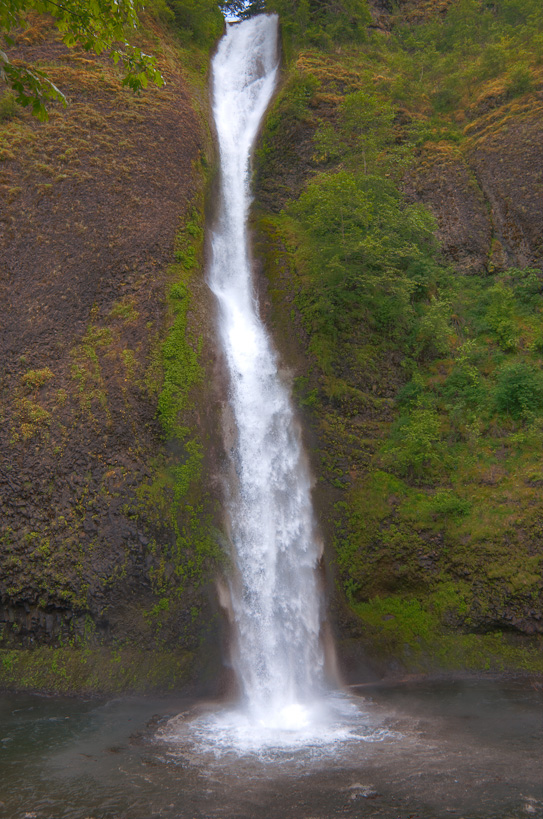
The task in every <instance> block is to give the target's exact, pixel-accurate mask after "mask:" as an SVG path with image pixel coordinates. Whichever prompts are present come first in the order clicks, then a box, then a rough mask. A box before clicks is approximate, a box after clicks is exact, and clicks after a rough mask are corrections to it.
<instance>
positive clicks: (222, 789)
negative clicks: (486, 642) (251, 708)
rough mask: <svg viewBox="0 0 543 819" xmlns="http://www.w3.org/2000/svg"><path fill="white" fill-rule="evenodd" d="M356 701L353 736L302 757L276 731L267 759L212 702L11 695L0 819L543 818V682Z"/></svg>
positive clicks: (303, 750) (418, 690)
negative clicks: (233, 734) (214, 735)
mask: <svg viewBox="0 0 543 819" xmlns="http://www.w3.org/2000/svg"><path fill="white" fill-rule="evenodd" d="M358 694H359V696H352V697H350V698H345V699H344V700H342V701H341V703H340V704H338V705H337V707H338V708H339V711H340V712H341V714H342V719H343V720H345V719H347V717H348V718H349V719H351V720H352V729H351V731H348V730H347V731H345V730H344V731H343V732H338V734H337V736H336V738H335V739H334V740H330V741H327V742H324V741H323V742H322V743H319V742H318V741H317V740H315V739H313V740H312V741H311V743H310V744H309V745H307V746H305V747H303V746H300V745H298V746H297V745H296V742H292V741H289V738H288V736H286V737H285V735H284V733H283V734H281V729H280V727H279V729H278V741H277V743H276V744H275V746H274V747H267V748H265V749H260V750H256V749H255V748H253V749H252V750H251V749H250V747H249V746H247V745H244V746H243V748H244V750H241V748H240V746H239V744H238V745H236V741H235V738H234V740H232V741H230V738H229V736H228V711H227V710H226V711H225V710H224V709H217V707H216V706H213V705H212V704H205V703H195V702H193V701H188V700H182V699H180V698H177V699H176V698H169V699H158V700H156V699H155V700H151V699H116V700H112V701H108V702H100V701H96V700H93V701H81V700H76V699H73V700H69V699H56V698H54V699H53V698H46V697H37V696H26V695H3V696H2V698H1V701H0V702H1V704H0V803H1V807H0V816H1V815H3V816H5V817H9V819H12V818H13V819H19V818H20V819H23V817H25V818H26V819H64V818H65V817H70V819H72V818H73V819H105V818H106V817H107V818H108V819H109V818H110V817H111V818H113V817H115V819H117V818H118V817H119V818H121V817H127V819H128V818H129V819H154V817H183V819H184V818H185V817H187V819H189V818H191V819H192V818H195V817H240V818H243V819H245V817H270V819H274V818H275V817H278V818H279V817H280V818H281V819H290V818H291V817H292V819H328V817H336V816H338V817H340V816H342V817H344V816H346V817H386V819H418V817H421V819H422V818H424V819H441V817H464V819H520V818H521V817H530V816H532V817H536V819H538V817H539V818H540V819H541V818H543V765H542V751H543V692H542V691H541V687H540V684H538V683H532V684H528V683H525V682H524V683H522V684H521V683H513V682H510V681H508V682H503V681H501V682H500V681H494V682H480V681H477V682H476V681H472V682H454V683H452V682H451V683H447V684H445V683H434V684H429V683H425V684H418V685H415V684H412V685H405V684H404V685H396V686H391V687H383V686H380V687H379V686H376V687H371V688H365V689H359V690H358ZM360 694H362V695H361V696H360ZM340 699H341V698H340ZM338 702H339V701H338ZM221 719H222V720H223V722H222V729H221V730H223V736H222V738H221V739H220V741H217V742H211V741H210V738H209V730H210V729H209V726H210V725H213V724H215V725H217V724H218V723H220V720H221ZM217 730H218V729H217Z"/></svg>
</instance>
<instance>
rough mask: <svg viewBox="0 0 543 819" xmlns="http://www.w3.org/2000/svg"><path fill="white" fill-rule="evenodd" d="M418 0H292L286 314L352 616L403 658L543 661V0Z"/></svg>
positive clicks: (283, 142)
mask: <svg viewBox="0 0 543 819" xmlns="http://www.w3.org/2000/svg"><path fill="white" fill-rule="evenodd" d="M289 5H290V4H289ZM339 5H341V4H339ZM422 5H423V4H420V3H418V4H413V3H412V4H406V5H405V6H399V7H398V8H397V10H396V11H395V12H394V13H393V14H389V15H385V16H384V17H383V15H382V13H381V14H378V13H377V12H376V11H375V10H374V20H376V22H375V23H374V25H373V27H370V28H369V29H366V28H364V32H360V31H359V30H358V29H357V27H356V26H355V25H353V21H356V20H363V19H365V17H364V15H365V14H366V13H367V8H366V7H365V4H363V3H358V4H354V3H353V4H352V7H351V5H349V6H348V5H347V4H344V6H343V8H344V12H345V13H344V15H343V23H342V22H340V21H339V17H341V14H339V15H336V16H334V14H332V15H331V16H330V18H328V17H327V16H326V10H327V9H328V6H327V5H326V4H322V7H321V10H322V14H321V17H320V18H319V16H318V15H315V14H310V15H309V17H307V16H304V14H305V11H307V8H308V6H307V4H304V3H303V2H300V3H297V4H294V5H292V6H290V11H289V10H288V9H286V8H281V11H282V13H283V15H284V16H285V17H286V18H287V23H286V25H284V27H283V30H284V36H285V41H286V42H285V53H286V54H287V55H288V63H287V67H286V71H285V77H284V83H283V87H282V90H281V92H280V94H279V95H278V98H277V100H276V103H275V105H274V107H273V109H272V111H271V112H270V114H269V117H268V120H267V125H266V128H265V130H264V134H263V137H262V140H261V144H260V148H259V151H258V161H257V184H258V203H259V209H258V214H257V224H258V228H259V233H260V237H261V246H262V250H263V253H264V255H265V258H266V264H265V268H266V271H265V272H266V274H267V277H268V280H269V285H268V287H269V295H270V301H271V303H272V320H273V321H274V322H275V323H276V326H277V328H278V334H279V336H281V334H282V333H283V332H284V324H285V319H284V313H285V311H287V313H288V314H289V315H290V316H291V320H292V321H293V322H294V324H295V326H296V327H297V330H298V350H297V351H296V352H292V351H289V350H288V349H285V350H284V352H285V355H286V356H287V358H290V360H291V364H292V365H293V367H294V369H295V371H296V374H297V376H298V377H297V381H296V384H297V394H298V397H299V401H300V404H301V406H302V407H303V408H304V411H305V413H306V417H307V418H308V419H309V420H310V423H311V425H312V427H313V436H314V437H313V440H314V456H315V469H316V472H317V475H318V477H319V483H320V486H319V488H318V489H317V505H318V507H319V510H320V516H321V519H322V522H323V525H324V527H325V529H326V530H327V532H328V537H329V539H330V540H331V541H332V542H333V543H334V550H333V559H332V563H333V565H334V567H335V571H336V573H337V576H336V581H337V583H338V584H339V587H340V588H341V590H342V594H343V595H344V598H345V599H346V600H347V601H348V604H349V610H350V612H351V614H348V613H347V611H346V609H345V608H342V607H341V606H340V607H339V608H340V611H339V612H338V617H339V618H340V621H341V622H342V625H341V631H342V633H343V636H344V637H345V636H346V635H347V634H348V633H349V629H350V633H351V636H352V638H353V640H354V642H355V643H356V641H357V640H360V639H361V640H362V641H363V642H366V643H367V644H368V645H369V646H370V651H373V653H374V655H375V654H377V655H379V653H381V656H384V657H389V658H390V657H391V656H395V657H398V658H401V659H402V660H403V662H404V664H405V665H406V666H408V667H411V668H430V667H441V668H443V667H466V666H467V667H471V668H503V667H509V668H532V669H538V670H541V669H542V664H541V654H540V648H541V633H542V632H543V582H542V570H543V552H542V549H541V521H542V519H543V505H542V502H541V491H540V486H541V460H542V456H543V450H542V446H541V430H542V426H543V371H542V368H541V357H540V356H541V340H540V334H541V330H540V325H541V310H542V300H541V294H542V290H543V273H542V271H541V244H540V238H539V236H538V230H537V225H538V224H540V220H541V204H540V202H539V203H537V202H536V201H535V199H536V194H535V192H536V191H537V190H538V186H539V182H538V181H537V180H536V174H532V172H531V170H530V169H529V167H528V166H529V165H530V164H531V163H533V162H534V161H537V165H538V166H540V163H541V158H542V157H541V149H540V147H539V146H540V144H541V143H540V140H539V136H540V132H541V116H540V110H541V109H540V106H541V103H540V89H541V80H542V79H543V68H542V65H543V56H542V53H541V42H542V36H543V15H542V13H541V8H540V6H539V4H538V3H536V2H534V1H533V0H511V2H508V3H499V4H495V3H489V2H484V0H458V2H451V3H448V4H439V3H433V4H432V3H429V4H426V6H425V13H424V14H423V15H421V14H420V13H419V14H416V15H415V14H414V11H416V10H417V9H416V8H415V6H416V7H417V8H418V11H419V12H420V11H421V8H422ZM279 7H280V4H277V8H279ZM355 7H356V8H355ZM438 7H439V8H438ZM364 9H366V10H365V11H364ZM304 10H305V11H304ZM336 11H338V10H337V9H336ZM336 28H337V30H338V31H341V32H342V34H341V36H336V34H335V33H334V32H335V30H336ZM347 30H348V31H349V32H350V36H349V37H347V36H346V32H347ZM536 157H537V160H536ZM514 163H516V170H513V166H514ZM524 169H525V172H523V171H524ZM501 181H503V185H501V184H500V182H501ZM451 200H452V203H451ZM279 343H280V344H281V341H280V342H279ZM283 346H284V345H283ZM340 597H341V594H340ZM353 613H354V615H355V617H354V618H353V616H352V614H353ZM357 618H360V619H357ZM348 642H349V640H348V639H346V640H345V651H348V650H349V649H348V646H347V644H348Z"/></svg>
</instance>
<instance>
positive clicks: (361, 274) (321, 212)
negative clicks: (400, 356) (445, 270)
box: [288, 171, 439, 338]
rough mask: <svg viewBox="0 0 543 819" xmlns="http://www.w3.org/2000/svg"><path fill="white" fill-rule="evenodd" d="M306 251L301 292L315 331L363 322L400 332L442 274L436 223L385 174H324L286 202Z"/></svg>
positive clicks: (388, 332) (397, 334)
mask: <svg viewBox="0 0 543 819" xmlns="http://www.w3.org/2000/svg"><path fill="white" fill-rule="evenodd" d="M288 212H289V213H290V214H292V215H293V216H296V217H297V218H298V220H299V222H300V224H301V226H302V228H303V230H304V231H305V233H306V235H307V237H308V240H309V246H310V249H311V266H310V275H311V286H310V287H308V291H307V293H306V294H305V295H304V299H305V301H306V304H305V305H304V308H305V309H304V312H305V315H306V321H307V322H308V326H310V327H311V329H312V331H313V332H315V331H317V332H320V333H324V334H326V335H329V336H331V337H332V338H334V337H337V335H338V333H340V332H341V331H342V329H345V327H346V326H347V325H348V323H349V322H352V321H354V320H359V321H364V322H367V323H368V324H370V325H373V326H374V327H376V328H378V329H379V330H380V331H382V332H384V333H385V334H386V335H388V336H391V337H395V338H399V337H400V336H402V335H405V333H406V332H407V331H408V330H409V329H410V327H411V326H412V323H413V317H414V310H413V301H414V300H415V299H420V298H422V297H423V295H424V293H425V292H428V287H429V285H430V283H431V282H432V280H433V279H435V278H436V277H437V276H438V275H439V265H438V263H437V261H436V245H435V242H434V239H433V229H434V222H433V219H432V217H431V216H430V214H429V213H428V212H427V211H426V210H425V209H424V208H422V207H421V206H419V205H411V206H406V205H404V203H403V202H402V201H401V197H400V195H399V193H398V191H397V189H396V188H395V187H394V185H393V184H392V183H391V182H390V181H389V180H387V179H386V178H383V177H376V176H366V175H364V174H357V175H355V174H352V173H348V172H347V171H338V172H336V173H323V174H321V175H320V176H319V177H318V178H317V179H316V180H315V181H314V182H311V183H310V184H309V185H308V187H307V189H306V190H305V191H304V193H302V195H301V196H300V198H299V199H298V201H297V202H294V203H292V204H291V205H290V206H289V207H288Z"/></svg>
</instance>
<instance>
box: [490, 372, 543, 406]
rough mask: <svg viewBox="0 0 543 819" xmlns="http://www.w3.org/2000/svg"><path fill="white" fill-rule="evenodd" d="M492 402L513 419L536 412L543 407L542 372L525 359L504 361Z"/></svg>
mask: <svg viewBox="0 0 543 819" xmlns="http://www.w3.org/2000/svg"><path fill="white" fill-rule="evenodd" d="M494 403H495V407H496V409H497V410H498V412H501V413H503V414H505V415H510V416H511V417H512V418H514V419H515V420H520V419H523V418H524V419H526V418H528V417H529V416H530V415H533V414H536V413H537V412H539V411H540V410H541V409H542V408H543V375H542V373H541V372H540V371H539V370H536V369H535V367H534V366H533V365H531V364H528V363H527V362H525V361H511V362H506V363H505V364H504V365H503V366H502V367H501V368H500V370H499V371H498V375H497V379H496V387H495V391H494Z"/></svg>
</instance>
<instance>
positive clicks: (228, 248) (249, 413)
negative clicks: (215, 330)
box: [210, 15, 324, 730]
mask: <svg viewBox="0 0 543 819" xmlns="http://www.w3.org/2000/svg"><path fill="white" fill-rule="evenodd" d="M277 30H278V21H277V17H275V16H274V15H261V16H259V17H255V18H253V19H250V20H247V21H245V22H243V23H241V24H236V25H231V26H228V28H227V32H226V35H225V36H224V37H223V39H222V40H221V43H220V45H219V48H218V51H217V54H216V56H215V58H214V60H213V100H214V105H213V111H214V117H215V124H216V128H217V135H218V141H219V149H220V161H221V194H220V195H221V201H220V212H219V219H218V224H217V227H216V230H215V232H214V233H213V236H212V249H213V257H212V264H211V271H210V287H211V289H212V290H213V292H214V294H215V295H216V297H217V299H218V303H219V315H220V318H219V330H220V337H221V340H222V345H223V349H224V353H225V357H226V360H227V363H228V370H229V375H230V384H231V387H230V398H231V404H232V409H233V413H234V418H235V424H236V430H237V440H236V444H235V449H234V451H233V452H232V458H233V462H234V467H235V469H234V470H232V472H233V474H234V475H235V480H234V481H233V483H235V486H234V487H233V488H232V487H231V489H230V498H229V504H228V506H229V509H228V512H229V517H230V534H231V541H232V544H233V555H232V556H233V561H234V563H235V568H236V571H235V574H234V577H233V578H232V580H231V584H230V585H231V588H230V593H231V597H232V606H233V611H234V621H235V629H236V632H237V634H236V640H237V646H236V652H235V657H234V663H235V666H236V670H237V673H238V678H239V681H240V684H241V688H242V691H243V696H244V700H245V705H246V708H247V711H248V714H249V718H250V720H251V722H252V723H254V724H255V725H260V726H262V727H265V726H267V727H269V728H271V729H274V728H276V729H282V728H283V729H293V730H294V729H295V730H299V729H300V730H301V729H303V728H304V727H305V725H306V722H307V720H308V712H307V707H306V705H307V703H308V702H310V701H311V700H312V699H314V698H315V696H316V695H317V694H318V692H319V691H320V690H322V685H323V665H324V662H323V651H322V647H321V641H320V629H321V613H320V593H319V589H318V581H317V576H316V565H317V562H318V559H319V556H320V548H319V545H318V542H317V538H316V536H315V526H314V521H313V515H312V509H311V499H310V478H309V474H308V470H307V467H306V465H305V462H304V457H303V453H302V447H301V442H300V432H299V428H298V425H297V423H296V420H295V418H294V415H293V411H292V407H291V403H290V397H289V393H288V390H287V388H286V386H285V385H284V384H283V383H282V382H281V380H280V378H279V376H278V370H277V359H276V355H275V353H274V351H273V349H272V347H271V344H270V340H269V338H268V335H267V333H266V329H265V328H264V326H263V324H262V321H261V320H260V318H259V315H258V308H257V303H256V298H255V295H254V290H253V285H252V278H251V265H250V259H249V247H248V231H247V217H248V210H249V205H250V187H249V171H250V156H251V150H252V147H253V144H254V142H255V139H256V135H257V132H258V128H259V125H260V122H261V119H262V117H263V115H264V112H265V110H266V108H267V106H268V104H269V101H270V99H271V96H272V94H273V91H274V88H275V83H276V77H277V71H278V45H277Z"/></svg>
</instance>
